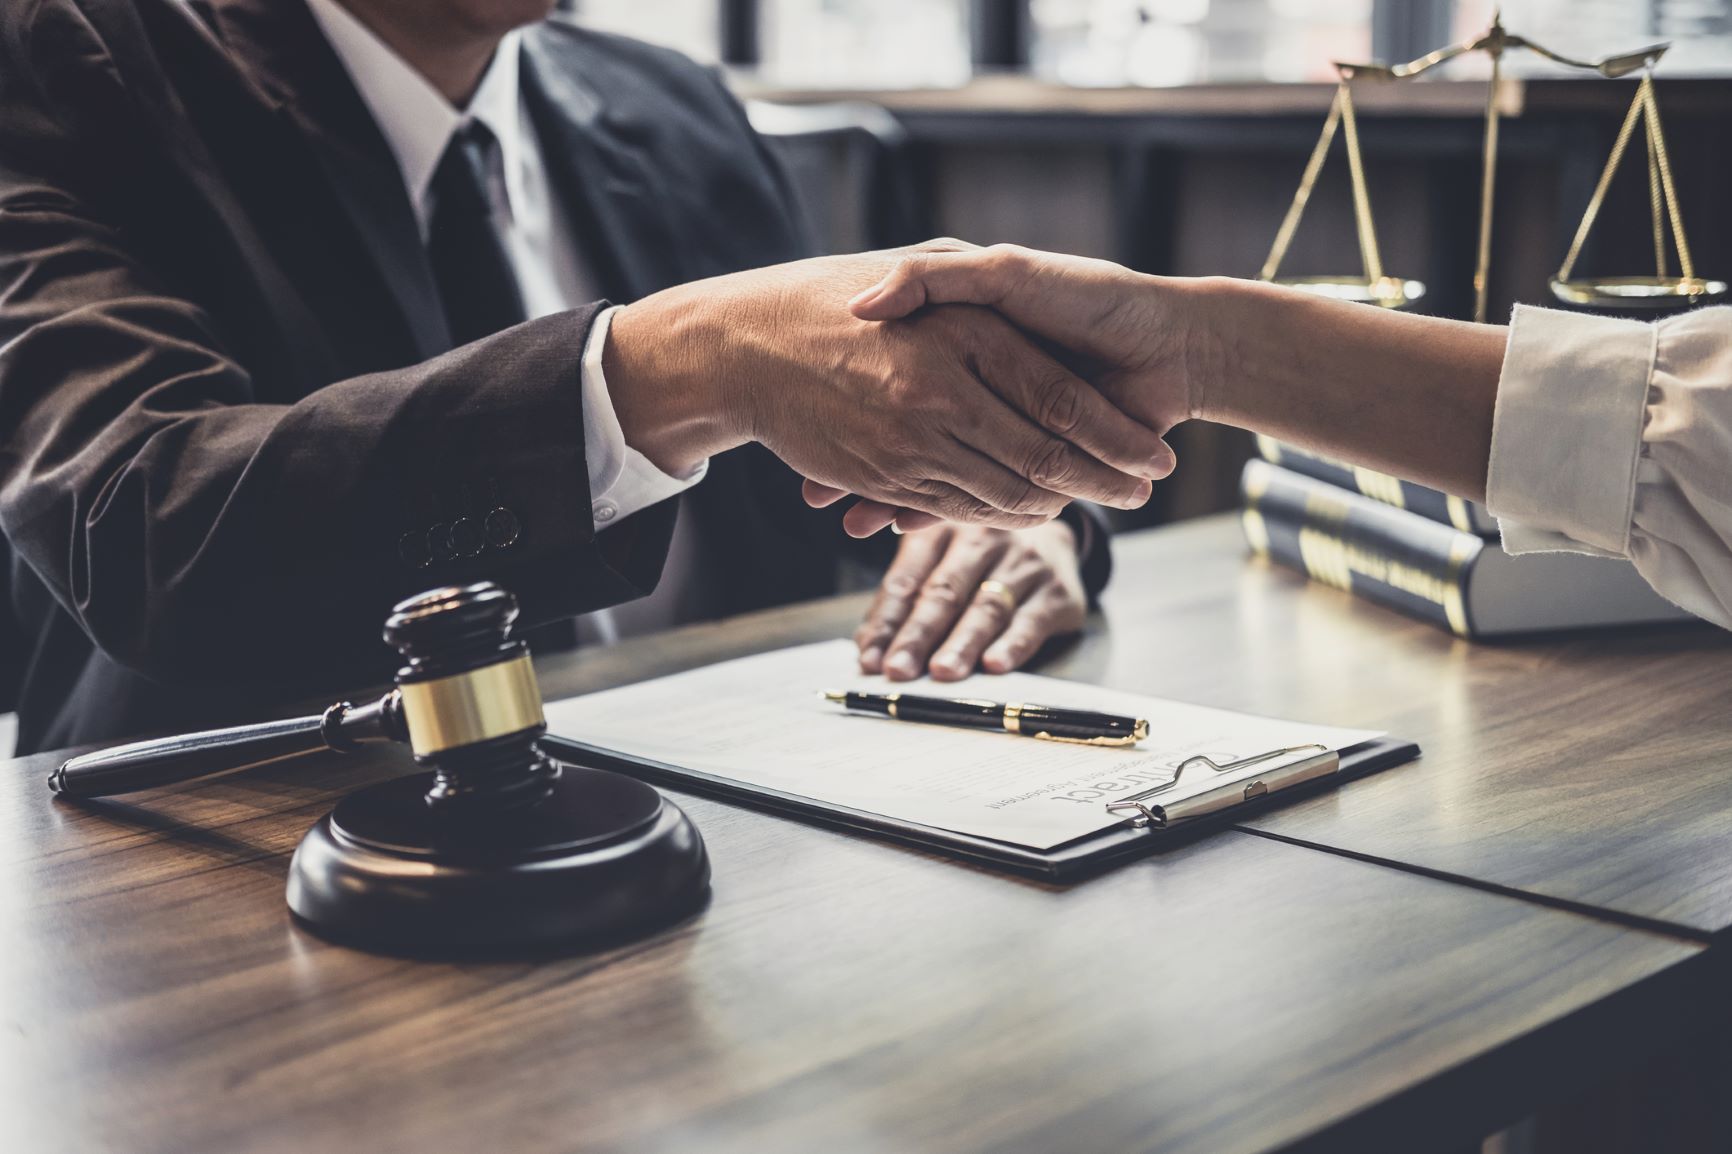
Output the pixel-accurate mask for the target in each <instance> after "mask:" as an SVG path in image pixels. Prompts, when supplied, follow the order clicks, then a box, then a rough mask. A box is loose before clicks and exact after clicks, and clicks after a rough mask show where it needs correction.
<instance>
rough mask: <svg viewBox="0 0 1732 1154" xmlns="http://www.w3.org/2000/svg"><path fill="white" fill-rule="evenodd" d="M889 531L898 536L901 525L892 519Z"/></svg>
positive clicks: (900, 534)
mask: <svg viewBox="0 0 1732 1154" xmlns="http://www.w3.org/2000/svg"><path fill="white" fill-rule="evenodd" d="M890 531H891V532H892V533H894V534H896V535H897V536H898V537H900V536H902V526H900V525H898V524H897V523H896V522H894V521H892V522H890Z"/></svg>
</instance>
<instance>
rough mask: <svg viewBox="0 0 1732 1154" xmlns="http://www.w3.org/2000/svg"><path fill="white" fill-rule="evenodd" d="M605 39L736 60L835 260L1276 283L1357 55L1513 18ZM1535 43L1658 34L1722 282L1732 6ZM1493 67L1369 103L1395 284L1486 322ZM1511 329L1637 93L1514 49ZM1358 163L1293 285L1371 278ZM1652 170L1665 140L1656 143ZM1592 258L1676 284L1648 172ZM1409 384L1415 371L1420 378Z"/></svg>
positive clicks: (737, 0)
mask: <svg viewBox="0 0 1732 1154" xmlns="http://www.w3.org/2000/svg"><path fill="white" fill-rule="evenodd" d="M566 7H567V9H568V12H569V14H570V15H571V16H573V17H574V18H576V19H577V20H579V21H581V22H583V23H586V24H590V25H592V26H594V27H597V28H603V29H608V30H612V31H616V32H621V33H625V34H627V35H631V36H636V37H639V38H641V39H645V40H651V41H656V42H659V43H663V44H668V45H671V46H673V47H675V48H678V49H679V50H681V51H683V52H685V53H687V54H689V55H691V56H694V57H696V58H698V59H701V60H705V61H709V62H714V63H716V64H719V65H721V66H723V67H724V68H725V69H726V70H727V72H728V75H729V76H730V78H731V80H732V82H733V84H734V86H735V88H736V90H737V91H738V92H739V93H740V95H741V96H742V97H743V98H745V99H746V100H747V101H748V107H749V109H750V111H751V114H752V117H753V121H754V123H755V124H756V125H757V126H758V128H759V129H760V130H761V131H763V132H765V133H767V134H769V135H770V136H771V137H772V138H773V141H774V146H775V147H776V149H777V150H778V151H779V152H780V153H781V155H782V157H783V159H784V161H785V162H786V163H787V165H788V167H789V169H790V171H791V172H792V174H793V175H794V178H795V181H796V183H797V185H798V187H799V188H800V190H801V193H802V195H803V198H804V200H805V207H806V211H807V214H808V216H809V218H810V224H811V227H812V230H813V233H814V235H815V237H816V238H817V240H818V242H819V243H820V244H821V245H822V246H823V247H825V248H827V249H829V250H831V251H852V250H858V249H862V248H868V247H879V246H885V245H894V244H902V243H907V242H911V241H915V240H919V239H922V238H925V237H928V236H933V235H952V236H958V237H962V238H965V239H967V240H971V241H975V242H979V243H982V244H989V243H993V242H996V241H1013V242H1017V243H1021V244H1027V245H1034V246H1039V247H1043V248H1051V249H1059V250H1063V251H1068V252H1076V253H1084V254H1088V255H1094V256H1102V257H1108V258H1111V259H1113V260H1117V261H1120V262H1122V263H1125V264H1128V265H1130V266H1132V267H1135V268H1139V269H1143V270H1145V271H1149V272H1158V273H1169V274H1182V275H1210V274H1224V275H1232V276H1254V275H1256V273H1257V271H1258V268H1259V267H1260V265H1261V264H1262V262H1263V260H1264V258H1265V257H1266V256H1267V254H1268V251H1269V246H1270V243H1271V241H1272V239H1273V237H1274V234H1275V230H1276V228H1277V226H1278V225H1279V223H1280V220H1281V217H1282V215H1283V213H1284V212H1285V210H1286V208H1287V205H1288V202H1289V201H1290V199H1291V198H1292V195H1293V191H1294V188H1295V187H1296V185H1297V183H1298V180H1299V175H1300V171H1301V169H1302V168H1303V167H1304V164H1305V160H1306V157H1307V155H1308V154H1309V152H1310V150H1311V148H1312V146H1313V144H1314V143H1315V141H1316V139H1317V134H1318V131H1319V129H1320V128H1321V125H1322V121H1323V117H1324V115H1325V114H1326V112H1327V109H1328V106H1329V102H1330V100H1331V98H1332V95H1333V82H1334V79H1335V72H1334V69H1333V67H1332V64H1331V62H1332V61H1335V60H1365V59H1375V60H1379V61H1385V62H1397V61H1403V60H1409V59H1412V58H1415V57H1418V56H1420V55H1423V54H1424V53H1426V52H1428V51H1430V50H1432V49H1434V48H1437V47H1440V46H1442V45H1444V44H1446V43H1449V42H1452V41H1455V40H1459V39H1463V38H1465V37H1469V36H1472V35H1475V34H1477V33H1479V32H1481V31H1483V30H1484V29H1485V28H1486V26H1487V25H1488V24H1489V22H1490V20H1491V16H1492V9H1493V7H1494V4H1493V0H568V3H567V5H566ZM1501 8H1502V14H1503V21H1504V24H1505V25H1506V27H1508V28H1509V29H1510V30H1511V31H1513V32H1517V33H1520V34H1521V35H1523V36H1526V37H1528V38H1530V39H1533V40H1535V41H1538V42H1540V43H1542V44H1544V45H1546V46H1547V47H1550V48H1553V49H1555V50H1557V51H1559V52H1563V53H1566V54H1569V55H1574V56H1579V57H1586V58H1593V57H1598V56H1602V55H1608V54H1612V53H1617V52H1624V51H1629V50H1631V49H1634V48H1639V47H1642V46H1644V45H1647V44H1650V43H1652V42H1654V41H1658V40H1668V41H1671V42H1673V48H1672V50H1671V51H1670V53H1669V54H1668V55H1667V57H1666V59H1665V60H1664V61H1663V62H1662V64H1661V66H1660V68H1659V71H1658V73H1657V75H1658V78H1659V99H1660V107H1661V111H1662V114H1663V116H1664V118H1665V125H1666V135H1667V139H1668V142H1669V144H1670V151H1671V155H1672V161H1673V166H1674V168H1675V170H1676V174H1677V181H1678V191H1679V197H1680V200H1681V203H1682V207H1683V213H1684V219H1685V223H1686V226H1687V230H1688V235H1689V239H1690V241H1691V246H1692V248H1693V249H1694V251H1695V254H1696V264H1697V266H1698V270H1699V271H1700V272H1701V273H1702V274H1704V275H1709V276H1720V277H1725V276H1727V274H1729V273H1732V233H1729V231H1728V227H1727V220H1726V217H1727V213H1726V211H1725V209H1726V206H1727V205H1728V203H1732V199H1729V197H1732V171H1729V169H1728V163H1727V160H1726V152H1727V147H1726V146H1727V144H1728V143H1732V139H1729V137H1732V134H1729V132H1728V129H1729V127H1732V119H1729V114H1732V0H1511V2H1509V3H1505V4H1503V5H1502V6H1501ZM1486 74H1487V62H1486V59H1485V58H1484V57H1483V56H1479V55H1475V56H1470V57H1464V58H1462V59H1460V60H1458V61H1455V62H1452V63H1451V64H1450V65H1448V66H1447V67H1445V68H1441V69H1438V70H1437V71H1435V72H1433V73H1431V74H1429V75H1428V76H1427V77H1426V78H1425V79H1423V80H1420V81H1412V82H1407V83H1401V84H1369V83H1366V84H1360V85H1358V86H1356V89H1355V95H1356V103H1357V105H1358V107H1359V109H1360V120H1361V138H1362V143H1363V147H1364V152H1365V156H1366V163H1367V176H1368V184H1369V190H1370V198H1371V202H1372V207H1373V209H1374V213H1375V217H1376V221H1377V227H1378V233H1379V236H1380V239H1381V243H1382V250H1383V260H1384V265H1385V267H1386V269H1387V270H1388V271H1389V272H1390V273H1392V274H1395V275H1399V276H1404V277H1413V278H1416V279H1418V280H1421V281H1423V282H1424V283H1425V284H1426V285H1427V286H1428V292H1427V294H1426V296H1425V298H1424V299H1423V300H1422V301H1421V302H1420V303H1419V305H1418V308H1419V309H1420V311H1425V312H1432V313H1438V314H1442V315H1449V316H1457V317H1464V318H1465V317H1467V316H1469V315H1470V314H1471V309H1472V273H1473V268H1472V264H1473V254H1474V241H1475V230H1476V227H1477V212H1478V196H1479V180H1480V160H1479V149H1480V142H1481V135H1482V131H1483V128H1482V126H1483V115H1484V102H1485V98H1486V85H1485V83H1484V79H1485V76H1486ZM1506 75H1507V76H1509V77H1510V78H1511V79H1510V80H1509V81H1507V82H1506V83H1505V84H1504V85H1503V86H1502V87H1501V89H1500V94H1499V104H1500V108H1501V109H1502V110H1503V112H1504V114H1505V115H1506V117H1507V119H1506V120H1505V121H1504V123H1503V129H1502V139H1501V148H1500V158H1501V159H1500V170H1499V182H1498V189H1497V198H1496V206H1495V208H1496V211H1495V229H1494V234H1493V267H1492V276H1491V308H1490V317H1491V319H1493V320H1497V319H1499V318H1501V317H1506V316H1507V315H1508V312H1509V309H1510V306H1511V305H1512V304H1513V303H1515V302H1517V301H1524V302H1530V303H1547V302H1548V300H1549V293H1548V289H1547V281H1548V279H1549V278H1550V276H1551V274H1552V272H1553V271H1555V269H1556V268H1557V266H1558V264H1559V263H1560V261H1561V260H1562V257H1563V254H1564V252H1565V250H1566V249H1567V247H1568V244H1569V239H1570V236H1571V235H1572V233H1573V232H1574V230H1575V228H1576V225H1577V223H1578V221H1579V220H1580V218H1581V215H1582V212H1583V209H1584V208H1585V206H1586V204H1587V202H1588V199H1589V196H1590V194H1591V192H1592V189H1593V186H1594V182H1595V181H1596V179H1597V178H1598V176H1599V173H1600V169H1601V167H1602V165H1603V164H1604V163H1605V160H1606V157H1607V155H1608V153H1609V151H1610V149H1611V144H1612V140H1613V139H1614V137H1615V135H1616V133H1617V129H1618V126H1619V124H1620V123H1621V121H1622V119H1623V115H1624V112H1625V109H1626V108H1627V106H1628V104H1629V101H1630V99H1631V96H1632V95H1633V93H1634V87H1635V81H1634V80H1633V79H1625V80H1606V79H1603V78H1600V77H1597V76H1594V75H1591V74H1584V73H1580V72H1570V71H1569V70H1566V69H1563V68H1561V67H1559V66H1557V65H1554V64H1551V63H1548V62H1546V61H1544V60H1542V59H1541V58H1539V57H1537V56H1534V55H1532V54H1530V53H1513V54H1511V55H1510V56H1508V57H1506ZM1341 148H1342V145H1341V143H1340V142H1339V141H1337V143H1336V145H1335V150H1334V152H1333V153H1332V155H1331V159H1330V161H1329V163H1328V165H1327V166H1326V167H1325V169H1324V175H1323V179H1322V180H1321V181H1320V183H1319V184H1318V186H1317V190H1316V192H1315V194H1314V195H1313V197H1312V199H1311V203H1310V207H1309V209H1308V211H1307V215H1306V217H1305V221H1304V224H1303V225H1302V226H1301V228H1300V230H1299V233H1298V235H1297V237H1296V239H1295V242H1294V244H1293V247H1292V250H1291V252H1290V255H1289V256H1288V259H1287V262H1286V264H1285V265H1284V266H1283V268H1282V272H1283V274H1284V275H1286V274H1323V273H1353V272H1357V271H1358V269H1359V254H1358V250H1357V247H1356V245H1355V240H1354V231H1353V223H1352V214H1351V204H1350V201H1349V195H1348V188H1347V182H1346V165H1345V162H1344V161H1343V159H1342V152H1341ZM1632 151H1636V150H1632ZM1624 167H1625V171H1622V172H1621V173H1620V177H1619V179H1618V180H1617V181H1616V182H1615V183H1614V185H1613V189H1612V195H1611V197H1610V199H1609V200H1608V202H1607V206H1606V208H1605V210H1604V211H1603V213H1602V215H1601V218H1600V223H1599V224H1598V225H1597V227H1596V231H1595V233H1594V235H1593V237H1592V239H1591V241H1590V243H1589V245H1588V247H1587V249H1586V250H1584V256H1583V259H1582V262H1581V264H1580V266H1579V267H1580V270H1581V271H1582V272H1585V273H1590V274H1592V273H1604V274H1639V273H1643V272H1652V271H1653V270H1652V260H1653V258H1652V255H1651V252H1652V242H1651V239H1650V237H1651V233H1650V231H1649V228H1648V216H1647V200H1646V197H1647V183H1646V177H1645V174H1644V170H1643V167H1642V164H1641V161H1640V159H1639V158H1632V162H1631V163H1628V164H1626V165H1625V166H1624ZM1390 387H1391V388H1399V387H1400V382H1398V381H1392V382H1391V383H1390ZM1175 439H1176V442H1177V444H1176V447H1177V448H1178V450H1179V455H1180V460H1181V467H1180V469H1179V472H1178V473H1176V474H1175V475H1174V477H1173V479H1172V480H1171V481H1169V482H1167V483H1166V484H1165V485H1163V486H1162V487H1161V488H1159V489H1158V490H1157V496H1156V499H1155V500H1154V501H1153V502H1151V504H1150V506H1149V508H1148V509H1146V510H1144V511H1142V512H1140V513H1139V514H1136V515H1133V516H1131V517H1129V518H1126V520H1128V521H1129V522H1131V523H1135V524H1149V523H1155V522H1159V521H1164V520H1170V519H1175V518H1179V517H1185V516H1193V515H1198V514H1202V513H1207V512H1213V511H1215V510H1218V509H1225V508H1229V507H1232V506H1233V505H1234V504H1235V502H1236V496H1237V494H1236V488H1237V481H1238V477H1239V471H1240V466H1241V464H1242V462H1243V460H1244V459H1245V457H1246V456H1247V455H1248V454H1249V452H1250V446H1249V442H1248V439H1247V438H1245V437H1244V436H1242V435H1240V434H1239V433H1237V432H1236V431H1233V430H1224V429H1216V428H1208V427H1200V426H1199V427H1186V428H1181V429H1180V430H1178V431H1177V432H1176V433H1175Z"/></svg>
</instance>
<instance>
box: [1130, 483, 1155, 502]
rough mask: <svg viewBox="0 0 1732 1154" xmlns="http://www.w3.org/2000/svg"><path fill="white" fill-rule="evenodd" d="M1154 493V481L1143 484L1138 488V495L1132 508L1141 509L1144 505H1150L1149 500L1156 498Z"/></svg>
mask: <svg viewBox="0 0 1732 1154" xmlns="http://www.w3.org/2000/svg"><path fill="white" fill-rule="evenodd" d="M1154 493H1155V483H1154V482H1153V481H1144V482H1142V483H1141V484H1139V485H1138V486H1137V494H1136V496H1135V497H1134V498H1133V503H1132V504H1131V508H1133V509H1141V508H1142V507H1143V506H1144V505H1146V504H1148V503H1149V498H1150V497H1152V496H1154Z"/></svg>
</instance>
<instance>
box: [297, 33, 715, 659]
mask: <svg viewBox="0 0 1732 1154" xmlns="http://www.w3.org/2000/svg"><path fill="white" fill-rule="evenodd" d="M308 6H309V7H310V8H311V9H312V13H313V18H314V19H315V20H316V21H317V22H318V25H319V28H320V29H321V30H322V31H323V32H324V34H325V38H326V39H327V40H328V41H330V43H331V47H332V48H333V49H335V51H336V53H337V56H338V58H339V59H340V60H341V61H342V62H343V67H344V68H345V69H346V70H347V72H348V73H349V77H350V79H351V80H352V81H353V82H354V84H355V88H356V90H357V91H359V92H360V94H361V99H362V100H363V101H364V102H365V103H366V105H367V109H368V111H370V112H371V113H372V114H373V119H374V120H375V121H377V122H378V125H379V129H380V131H381V132H382V133H383V135H384V137H385V141H386V143H387V144H389V145H390V147H391V151H392V152H393V153H394V154H395V155H396V158H397V167H398V169H399V171H401V173H402V174H403V183H404V186H405V187H406V188H407V190H408V193H409V202H410V204H411V205H412V206H413V207H414V210H415V216H416V219H417V221H418V222H419V223H420V226H421V236H422V238H423V239H425V238H426V236H427V230H428V227H429V225H430V223H431V221H432V219H433V209H434V204H433V199H434V197H433V190H432V183H433V174H434V172H435V170H437V169H438V167H439V161H440V159H441V158H442V157H443V156H444V154H445V148H446V146H447V145H448V144H449V143H450V141H451V138H452V136H453V135H454V134H455V133H456V132H457V130H458V129H459V128H461V127H462V126H463V125H464V124H465V123H467V122H468V121H470V120H471V119H473V120H478V121H480V122H481V123H482V124H485V125H486V126H487V128H488V130H489V131H490V132H492V133H493V136H494V138H495V139H497V140H498V141H499V154H498V155H499V159H500V171H499V172H497V173H496V174H494V178H495V179H496V180H498V181H499V185H500V186H499V187H496V188H495V189H494V190H493V191H494V196H493V197H492V200H493V202H494V203H495V204H496V205H502V206H503V211H502V212H501V214H500V219H498V221H497V224H498V227H499V229H500V234H501V236H502V238H503V240H504V242H505V248H506V253H507V255H508V257H509V258H510V261H511V268H512V272H513V273H514V274H515V276H516V279H517V284H518V289H519V291H520V292H521V293H522V296H523V304H524V309H525V311H526V312H527V314H528V316H529V318H531V319H533V318H536V317H542V316H547V315H548V314H550V313H556V312H562V311H564V310H566V309H569V308H574V307H576V306H578V305H581V304H584V303H586V302H589V301H593V300H595V299H597V297H598V296H599V293H597V292H596V290H595V286H594V283H593V281H592V280H591V278H590V275H589V271H588V269H587V268H585V266H584V263H583V260H582V254H581V253H580V251H579V249H578V244H577V237H576V231H575V230H574V229H573V228H572V226H571V222H570V220H569V218H568V216H567V213H566V212H565V210H564V208H563V206H561V205H560V204H559V202H558V201H557V200H556V199H555V197H554V196H553V190H552V186H551V184H550V183H549V181H548V176H547V168H546V166H545V165H544V164H543V162H542V156H541V146H540V142H539V141H538V140H537V139H536V136H535V131H534V128H533V126H532V124H531V122H530V118H529V112H528V109H527V108H525V106H524V102H523V91H522V86H521V84H520V83H519V78H518V72H519V62H520V56H521V52H522V40H523V37H522V33H521V32H511V33H508V34H507V35H506V36H505V38H504V39H503V40H502V41H501V42H500V44H499V47H498V49H497V50H496V51H495V52H494V54H493V60H492V62H491V63H490V64H489V65H488V67H487V72H486V73H485V75H483V76H482V78H481V83H480V85H479V86H477V88H476V90H475V95H474V96H473V97H472V98H471V99H470V101H469V106H468V107H467V108H466V109H463V110H458V109H456V108H454V107H452V105H451V103H450V102H449V101H448V100H446V99H445V97H444V96H443V95H442V94H441V93H440V92H439V91H438V90H437V89H436V88H434V87H433V86H432V85H431V84H430V83H428V81H427V80H426V78H425V77H423V76H422V75H421V74H420V73H419V72H417V71H416V70H415V69H414V68H413V67H412V66H411V65H410V64H409V63H408V62H407V61H405V60H404V59H403V58H402V57H401V56H399V55H397V53H396V51H395V50H394V49H392V48H391V47H390V46H389V45H388V44H386V43H385V42H384V41H383V40H381V39H379V37H378V36H377V35H375V34H374V33H373V31H372V30H371V29H369V28H368V27H367V26H366V25H365V24H363V23H361V21H360V20H359V19H357V18H356V17H355V16H354V15H353V14H352V13H350V12H349V10H348V9H346V8H344V7H343V6H342V5H341V4H339V3H338V2H337V0H308ZM613 313H614V310H613V309H606V310H604V311H603V312H602V313H601V314H600V315H599V316H598V317H597V318H596V321H595V324H594V325H593V327H592V328H591V330H590V335H589V340H588V342H587V344H586V345H585V346H584V350H583V361H582V366H583V367H582V373H581V387H582V389H583V433H584V457H585V460H586V462H587V464H588V468H589V496H590V515H591V518H592V520H593V523H594V526H595V529H596V531H597V532H601V531H602V530H604V529H606V528H607V527H608V526H609V525H614V524H618V523H619V522H620V521H621V520H623V519H624V518H626V517H629V516H631V514H633V513H635V512H637V511H638V510H640V509H644V508H647V507H648V506H650V505H653V504H656V503H657V502H659V501H664V500H667V499H668V498H670V497H673V496H676V495H677V494H679V493H681V492H683V491H684V490H686V489H689V488H690V487H691V486H693V485H695V484H697V483H698V482H699V481H700V480H702V479H703V476H704V473H705V471H706V470H707V468H708V462H701V463H700V464H699V465H698V466H697V467H696V468H694V469H693V470H692V471H691V472H690V473H688V474H686V475H684V476H671V475H669V474H667V473H665V472H663V471H662V470H661V469H659V468H657V467H656V466H655V465H654V464H653V463H652V462H651V461H650V460H649V458H648V457H645V456H644V455H643V454H642V453H640V452H638V451H637V450H636V449H634V448H632V447H631V446H630V445H627V444H626V442H625V434H624V432H623V431H622V430H621V429H620V424H619V418H618V416H617V415H616V414H615V412H614V408H613V400H612V398H611V397H610V396H609V394H608V390H607V380H606V378H605V377H604V376H603V374H602V352H603V349H604V348H605V347H606V344H607V334H608V328H609V325H610V324H611V322H612V320H613ZM688 520H689V518H685V517H682V518H680V521H681V522H682V523H683V522H686V521H688ZM694 549H695V541H694V540H693V539H692V536H691V532H690V526H689V525H684V524H682V526H681V528H680V529H679V530H676V540H675V543H674V546H673V548H671V549H670V553H669V558H668V562H667V565H666V566H665V568H664V578H663V582H662V585H661V586H659V587H658V590H657V593H656V594H655V595H652V597H651V598H648V599H646V601H648V602H649V604H639V605H636V606H632V607H622V608H621V609H618V610H613V611H608V612H603V613H600V614H591V615H589V617H587V618H585V619H584V620H583V621H581V622H580V632H581V633H582V634H584V635H585V640H600V641H612V640H615V639H616V638H617V637H618V636H620V634H621V633H622V632H639V631H642V630H641V629H639V628H636V627H635V626H639V625H641V626H644V627H655V626H666V625H670V624H673V623H674V622H673V620H672V614H671V611H668V612H663V611H661V607H671V606H672V605H673V604H674V601H675V599H676V598H677V596H678V593H679V586H680V585H682V584H683V582H682V581H681V580H680V579H679V573H680V571H681V570H682V569H689V568H690V563H691V560H692V553H693V550H694ZM638 619H641V620H638ZM622 620H623V621H626V622H627V624H628V625H629V626H632V627H630V628H626V629H622V627H621V622H622Z"/></svg>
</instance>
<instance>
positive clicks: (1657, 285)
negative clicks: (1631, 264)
mask: <svg viewBox="0 0 1732 1154" xmlns="http://www.w3.org/2000/svg"><path fill="white" fill-rule="evenodd" d="M1552 295H1553V296H1554V297H1556V298H1557V299H1558V300H1560V301H1562V302H1563V303H1564V304H1567V305H1576V306H1578V307H1586V308H1610V309H1654V310H1656V311H1663V310H1669V309H1677V308H1678V307H1680V306H1683V307H1689V306H1691V305H1696V304H1712V303H1714V302H1716V301H1719V300H1720V299H1722V298H1723V297H1725V295H1726V282H1725V281H1723V280H1703V279H1702V278H1701V277H1680V276H1666V277H1660V276H1614V277H1600V278H1598V279H1595V280H1553V281H1552Z"/></svg>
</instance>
